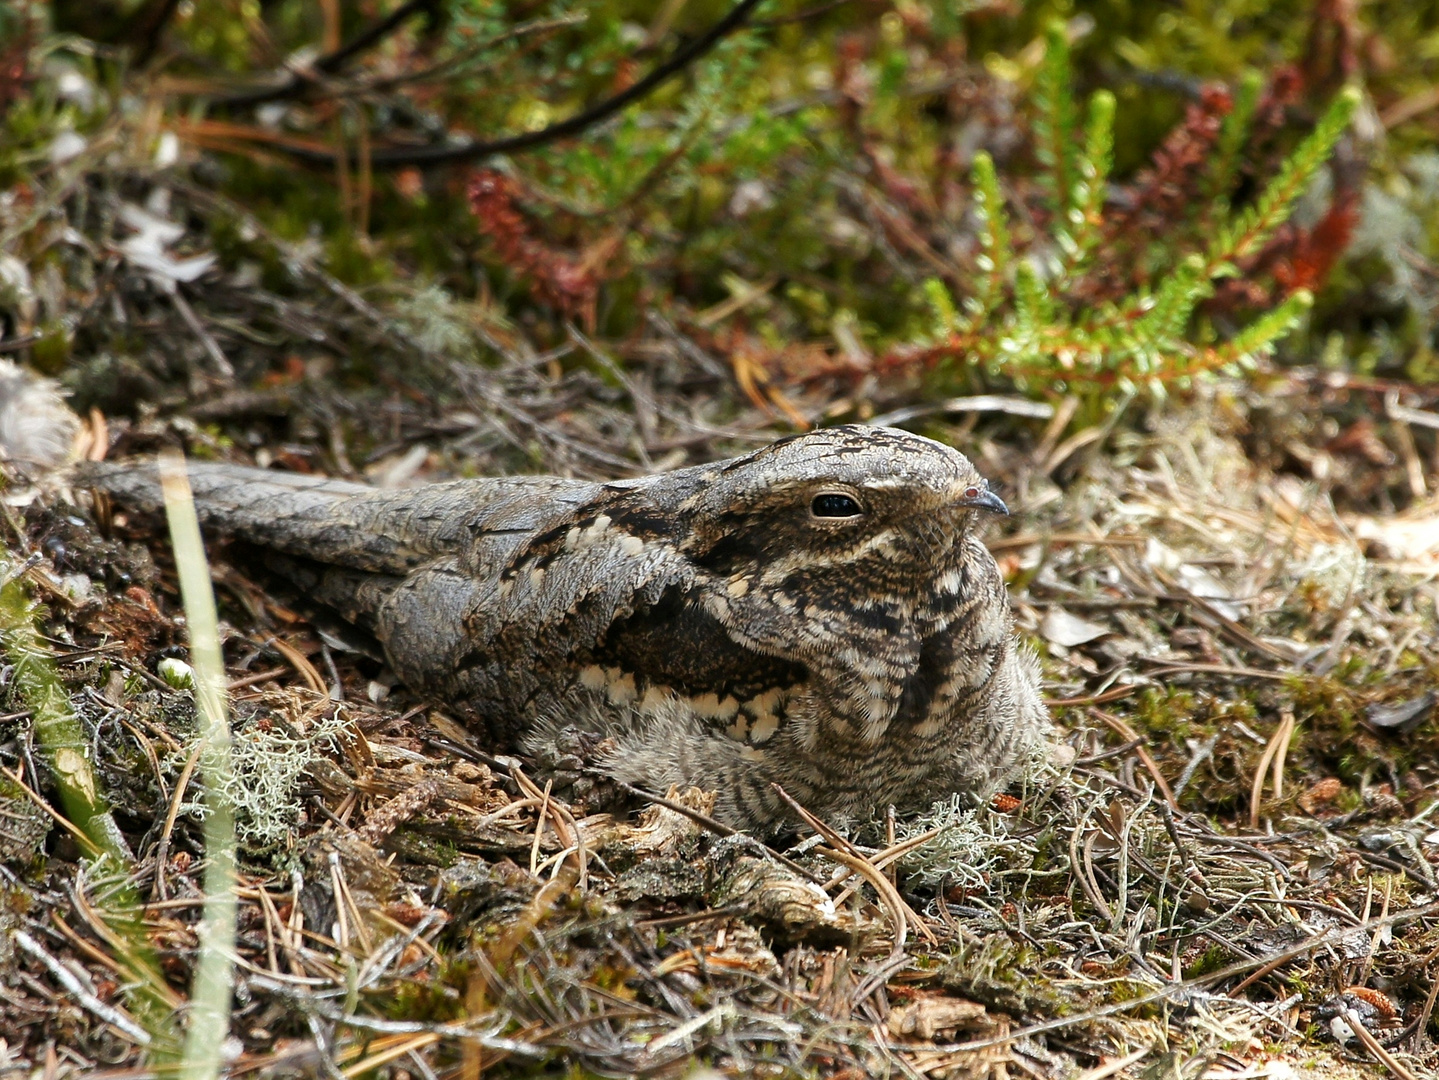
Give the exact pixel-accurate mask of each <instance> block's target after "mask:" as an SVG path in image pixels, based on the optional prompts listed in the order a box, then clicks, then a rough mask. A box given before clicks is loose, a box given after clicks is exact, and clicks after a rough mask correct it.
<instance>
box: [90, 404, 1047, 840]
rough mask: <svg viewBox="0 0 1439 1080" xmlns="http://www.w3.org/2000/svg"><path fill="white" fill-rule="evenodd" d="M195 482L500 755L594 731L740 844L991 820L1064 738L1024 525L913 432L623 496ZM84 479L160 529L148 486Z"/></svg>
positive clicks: (883, 434)
mask: <svg viewBox="0 0 1439 1080" xmlns="http://www.w3.org/2000/svg"><path fill="white" fill-rule="evenodd" d="M190 478H191V484H192V486H193V488H194V492H195V501H196V506H197V509H198V510H199V513H200V519H201V521H202V523H203V524H204V525H205V526H206V527H207V528H208V529H211V530H215V531H218V532H221V533H224V534H227V535H229V536H231V537H234V538H236V539H239V540H242V541H246V542H248V543H249V544H252V545H258V546H259V547H261V548H263V549H266V562H267V563H268V564H269V565H270V566H271V568H272V569H274V570H276V571H278V572H279V573H281V574H283V575H284V576H285V577H287V578H288V579H290V581H291V582H292V583H293V584H294V585H295V586H297V587H298V588H299V589H300V590H301V591H302V592H303V593H305V594H306V595H307V596H308V597H310V598H311V599H312V600H314V601H316V602H318V603H320V604H323V605H325V606H326V607H328V608H329V609H332V610H333V611H334V612H336V613H338V614H339V615H340V616H341V617H343V618H344V619H346V620H348V621H349V622H350V623H352V624H354V625H355V626H357V627H360V628H362V629H364V630H365V631H368V632H369V633H370V634H372V635H373V636H374V638H375V639H376V640H378V642H379V643H380V644H381V645H382V646H383V648H384V652H385V655H386V657H387V658H388V661H389V663H390V665H391V667H393V669H394V670H395V672H396V673H397V674H398V675H399V676H400V678H401V679H403V680H404V681H405V682H406V683H408V684H409V685H410V686H411V687H412V688H413V689H415V690H418V691H421V692H423V693H428V694H432V695H435V696H437V697H441V698H444V699H446V700H448V701H450V702H451V703H453V705H454V706H455V708H456V709H457V710H459V712H460V713H461V714H462V715H463V716H464V717H465V719H466V721H467V722H468V723H469V724H470V725H471V726H472V727H474V728H475V729H477V730H479V731H481V732H483V733H485V734H486V735H487V736H488V737H489V738H490V739H492V740H494V742H495V744H496V746H495V748H496V749H503V748H507V747H513V746H519V747H522V748H526V749H530V750H538V749H541V748H543V747H544V746H545V744H546V741H547V740H553V739H555V738H556V737H557V736H558V735H559V733H561V732H563V731H565V730H566V729H576V728H577V729H580V730H582V731H585V732H591V733H594V734H595V735H598V736H602V737H603V738H604V739H605V740H606V742H605V743H604V745H606V746H607V747H611V748H612V749H609V750H607V751H606V754H605V757H604V759H603V761H602V762H601V765H602V768H603V769H605V770H606V771H608V772H609V773H611V774H612V775H614V776H616V777H617V778H619V779H621V780H624V781H627V782H630V783H635V784H640V785H643V786H645V787H648V788H650V789H653V790H658V791H664V790H665V789H666V788H667V787H668V786H669V785H671V784H681V785H695V786H698V787H701V788H706V789H710V790H715V791H717V792H718V801H717V803H716V816H717V817H719V818H721V819H722V820H724V821H726V822H728V823H730V824H732V825H734V826H736V827H740V828H749V829H754V830H758V831H768V830H772V829H775V828H777V827H780V826H782V825H784V824H785V823H787V822H788V820H789V811H788V808H787V807H786V806H785V805H784V804H783V802H782V801H781V800H780V799H779V797H778V795H777V794H776V793H775V791H774V784H776V783H778V784H780V785H782V786H783V787H784V789H785V790H786V791H787V792H788V793H789V794H790V795H792V796H793V797H794V798H795V799H797V800H799V801H800V802H801V803H802V804H804V805H806V806H808V807H809V808H811V809H812V810H814V811H815V812H816V813H818V814H820V815H822V816H825V817H827V818H829V819H831V820H833V821H836V822H842V821H861V820H865V819H868V818H869V817H871V816H872V815H873V814H874V813H876V812H882V811H883V810H884V808H885V807H887V806H888V805H890V804H895V805H896V806H898V807H900V808H902V809H903V808H916V807H925V806H928V805H929V804H930V803H931V802H933V801H935V800H937V799H940V798H943V797H946V796H948V795H950V794H952V793H961V794H964V795H966V796H969V797H971V798H976V799H978V798H984V797H986V796H987V795H988V794H989V793H990V792H992V791H993V790H994V789H995V788H996V787H998V786H999V785H1000V784H1002V783H1003V782H1004V781H1005V780H1006V779H1007V778H1008V777H1009V776H1010V775H1012V773H1013V772H1014V771H1015V769H1016V767H1017V766H1018V765H1019V764H1020V763H1021V761H1022V760H1023V759H1024V758H1025V756H1026V755H1027V754H1029V753H1030V751H1031V749H1032V748H1034V747H1035V746H1036V745H1038V744H1039V743H1040V742H1041V741H1042V740H1043V738H1044V736H1045V733H1046V731H1047V728H1048V719H1047V715H1046V712H1045V708H1044V705H1043V702H1042V700H1041V698H1040V694H1039V677H1038V666H1037V663H1036V661H1035V659H1034V657H1033V656H1032V654H1031V653H1030V652H1029V651H1028V650H1027V649H1026V648H1025V647H1023V646H1022V645H1021V644H1020V643H1019V642H1018V641H1017V639H1016V637H1015V633H1014V627H1013V624H1012V619H1011V616H1010V609H1009V599H1008V595H1007V593H1006V590H1005V586H1004V581H1003V579H1002V577H1001V576H1000V572H999V568H998V566H997V565H996V564H995V561H994V558H993V556H991V555H990V553H989V551H988V549H986V548H985V546H984V545H983V543H981V541H980V539H979V537H978V536H977V535H976V534H975V530H974V522H975V519H976V515H977V514H979V513H986V512H995V513H1006V512H1007V511H1006V509H1005V505H1004V503H1003V502H1001V501H1000V499H999V498H998V497H997V496H996V495H994V494H993V493H992V492H991V491H990V489H989V484H988V482H987V481H986V480H984V479H983V478H982V477H981V476H980V475H979V474H978V472H976V471H975V468H974V466H973V465H972V464H971V463H970V461H969V459H967V458H966V457H965V456H964V455H963V454H961V453H959V452H958V451H956V450H954V449H952V448H950V447H948V446H945V445H943V444H942V443H938V442H934V441H932V440H930V439H926V438H922V437H920V436H918V435H914V434H911V433H909V432H905V431H899V430H895V429H891V428H878V427H861V426H849V427H838V428H830V429H825V430H819V431H812V432H809V433H807V434H803V435H796V436H793V437H790V438H785V439H781V440H779V441H778V442H776V443H773V444H772V445H769V446H766V447H764V448H763V449H761V450H757V451H755V452H754V453H749V454H745V455H742V456H740V457H736V458H731V459H729V460H727V461H720V462H716V463H714V464H711V465H699V466H695V467H691V468H685V469H680V470H677V471H675V472H670V473H664V474H661V475H657V476H646V477H641V478H638V479H629V480H617V481H614V482H611V483H591V482H585V481H580V480H567V479H561V478H558V477H548V476H515V477H503V478H495V479H479V480H455V481H450V482H447V483H439V484H432V485H429V486H424V487H418V488H411V489H405V490H389V491H382V490H376V489H373V488H369V487H366V486H364V485H361V484H355V483H349V482H344V481H338V480H327V479H322V478H318V477H313V476H304V475H297V474H287V473H278V472H272V471H266V470H261V469H253V468H245V467H240V466H233V465H205V464H197V465H192V466H191V467H190ZM82 482H83V483H86V484H88V485H90V486H92V487H95V488H98V489H101V490H103V491H106V492H108V493H109V494H110V495H111V496H113V497H114V498H115V499H116V500H118V501H119V502H120V503H122V504H127V505H130V506H133V507H135V508H137V509H155V508H158V506H159V505H160V491H159V484H158V482H157V480H156V479H155V475H154V472H153V470H152V469H147V468H142V467H127V466H123V465H101V466H95V467H91V468H90V469H89V470H88V471H87V472H86V473H85V475H84V477H83V481H82Z"/></svg>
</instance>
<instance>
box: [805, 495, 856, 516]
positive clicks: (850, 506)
mask: <svg viewBox="0 0 1439 1080" xmlns="http://www.w3.org/2000/svg"><path fill="white" fill-rule="evenodd" d="M809 511H810V513H812V514H813V515H814V516H815V517H822V518H847V517H859V515H860V514H863V513H864V508H863V507H862V506H860V505H859V503H857V502H855V501H854V500H853V499H851V498H850V497H849V496H848V495H837V494H834V493H830V494H826V495H816V496H815V497H814V502H812V503H810V504H809Z"/></svg>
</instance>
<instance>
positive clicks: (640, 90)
mask: <svg viewBox="0 0 1439 1080" xmlns="http://www.w3.org/2000/svg"><path fill="white" fill-rule="evenodd" d="M761 2H762V0H740V2H739V3H738V4H736V5H735V7H734V9H733V10H732V11H731V12H730V13H729V14H728V15H726V16H725V17H724V18H723V19H721V20H719V22H717V23H715V24H714V25H713V26H711V27H710V28H709V29H708V30H706V31H705V32H704V33H703V34H701V35H700V36H699V37H697V38H695V39H694V40H693V41H691V42H689V43H688V44H687V45H684V46H682V47H680V48H679V49H676V50H675V53H674V55H673V56H671V57H670V58H669V59H668V60H666V61H665V62H664V63H662V64H660V65H659V66H658V67H656V68H655V69H654V70H653V71H651V72H650V73H649V74H648V75H646V76H645V77H644V78H643V79H640V80H639V81H638V82H636V83H635V84H634V85H632V86H630V87H628V88H627V89H625V90H622V91H620V92H619V93H618V94H615V95H613V96H611V97H607V98H605V99H604V100H603V101H600V102H597V103H596V104H594V105H591V106H590V107H589V108H587V109H584V110H582V111H580V112H578V113H576V114H575V115H574V116H571V117H569V118H568V119H565V120H560V121H558V122H557V123H554V124H550V125H549V126H548V127H542V128H540V129H539V130H537V131H525V132H521V133H519V134H517V135H507V136H505V137H503V138H500V139H492V140H490V141H488V142H475V141H472V140H470V139H469V138H468V137H466V138H463V139H462V140H460V141H450V142H444V143H438V144H432V145H430V146H392V147H387V148H383V149H379V150H376V151H374V153H373V155H372V156H371V164H372V166H373V167H374V168H376V169H398V168H402V167H404V166H408V165H421V166H434V165H452V164H456V163H459V162H464V161H475V160H477V159H479V158H484V157H489V156H490V155H491V154H506V153H513V152H515V151H517V150H530V149H533V148H534V147H536V146H543V145H545V144H546V143H551V142H555V141H556V140H558V139H566V138H570V137H571V136H574V135H579V134H580V133H581V132H583V131H585V130H587V129H588V128H591V127H593V126H594V125H595V124H598V123H600V122H602V121H604V120H608V119H609V118H610V117H611V116H613V115H615V114H616V113H617V112H619V111H620V110H621V109H623V108H625V107H626V106H627V105H630V104H632V103H633V102H636V101H639V100H640V99H641V98H643V97H646V96H647V95H649V94H650V93H651V92H652V91H653V90H655V89H656V88H658V87H659V86H660V85H661V84H662V83H665V82H667V81H669V79H671V78H673V77H674V76H675V75H678V74H679V73H680V72H681V71H683V70H684V69H685V68H687V67H689V66H690V65H691V64H692V63H694V62H695V61H696V60H698V59H699V58H700V57H702V56H704V55H705V54H706V53H707V52H709V51H710V50H711V49H713V48H714V47H715V46H716V45H718V44H719V43H720V42H721V41H723V40H724V39H725V38H726V37H728V36H729V35H730V34H732V33H734V32H735V31H736V30H738V29H739V28H740V27H742V26H744V24H745V23H746V22H748V21H749V17H750V15H751V14H752V13H753V11H754V9H755V8H757V7H758V6H759V5H760V3H761ZM282 149H283V150H284V152H285V153H287V154H289V155H291V156H292V157H294V158H297V159H299V160H300V161H305V162H308V163H310V164H314V165H327V166H333V165H334V164H335V154H334V153H333V152H332V151H329V150H322V149H320V148H318V147H301V146H285V147H282Z"/></svg>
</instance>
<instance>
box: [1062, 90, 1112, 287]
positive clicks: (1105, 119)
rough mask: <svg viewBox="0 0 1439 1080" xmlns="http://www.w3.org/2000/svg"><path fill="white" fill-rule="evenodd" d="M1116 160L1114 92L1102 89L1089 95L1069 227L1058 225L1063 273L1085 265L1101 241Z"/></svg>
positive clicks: (1068, 273) (1065, 274) (1066, 275)
mask: <svg viewBox="0 0 1439 1080" xmlns="http://www.w3.org/2000/svg"><path fill="white" fill-rule="evenodd" d="M1113 164H1114V95H1113V94H1111V93H1110V92H1109V91H1108V90H1100V91H1098V92H1097V93H1095V95H1094V96H1093V97H1091V98H1090V99H1089V122H1088V124H1087V125H1086V127H1085V138H1084V153H1083V154H1082V155H1081V156H1080V159H1079V163H1078V171H1079V180H1078V182H1077V183H1076V184H1075V188H1074V206H1073V207H1072V208H1071V209H1070V211H1069V226H1070V227H1069V228H1058V229H1056V231H1055V240H1056V242H1058V244H1059V245H1060V247H1061V248H1063V249H1064V256H1065V262H1064V271H1063V275H1062V276H1063V277H1065V278H1068V277H1069V276H1070V274H1071V273H1072V272H1073V271H1074V269H1075V268H1076V267H1078V266H1080V265H1082V264H1083V263H1084V262H1085V261H1086V260H1087V259H1088V258H1089V255H1090V253H1091V252H1092V251H1093V250H1094V246H1095V244H1097V243H1098V242H1099V231H1100V226H1101V225H1102V224H1103V221H1104V195H1105V186H1106V185H1107V183H1108V181H1109V170H1110V168H1111V167H1112V166H1113Z"/></svg>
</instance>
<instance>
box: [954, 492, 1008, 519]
mask: <svg viewBox="0 0 1439 1080" xmlns="http://www.w3.org/2000/svg"><path fill="white" fill-rule="evenodd" d="M959 505H960V506H963V507H965V508H966V509H969V510H988V511H989V512H990V513H991V514H1004V515H1006V516H1008V514H1009V507H1007V506H1005V505H1004V500H1003V499H1001V498H1000V497H999V496H998V495H996V494H995V493H994V492H992V491H990V490H989V488H988V487H985V488H981V489H980V492H979V494H978V495H972V496H965V497H964V498H962V499H960V500H959Z"/></svg>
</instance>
